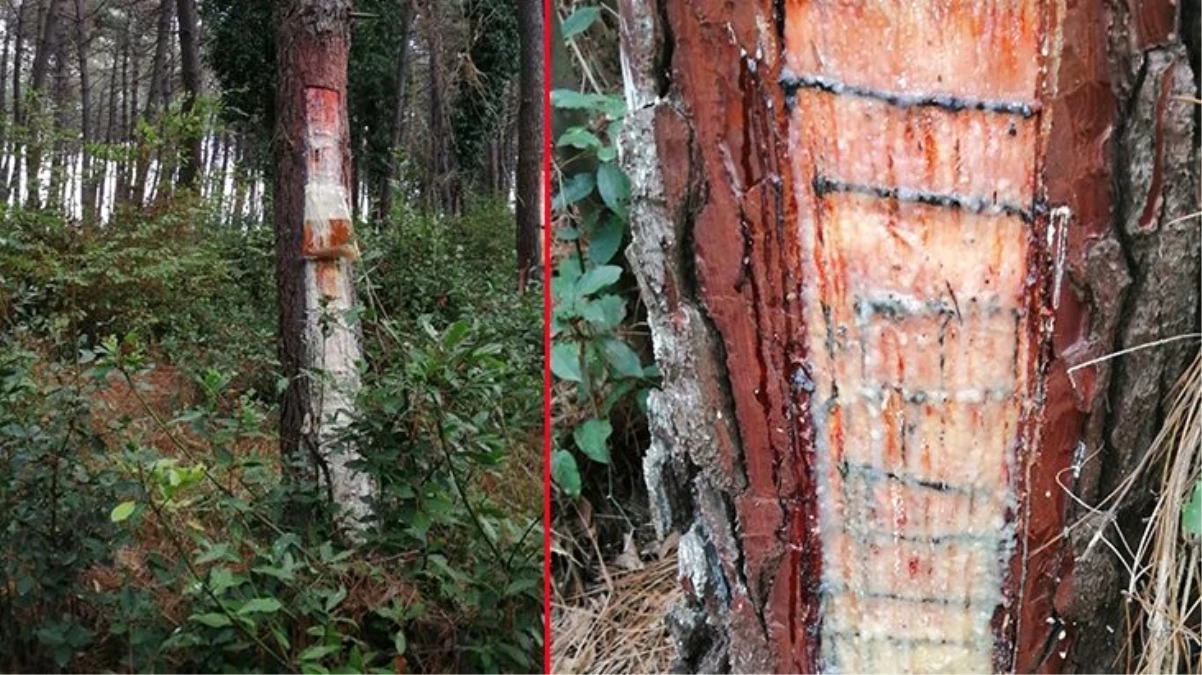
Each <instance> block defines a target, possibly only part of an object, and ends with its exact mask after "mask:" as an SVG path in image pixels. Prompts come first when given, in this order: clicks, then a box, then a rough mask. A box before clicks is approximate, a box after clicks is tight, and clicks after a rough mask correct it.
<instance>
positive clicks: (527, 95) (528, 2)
mask: <svg viewBox="0 0 1202 675" xmlns="http://www.w3.org/2000/svg"><path fill="white" fill-rule="evenodd" d="M518 33H519V34H520V37H521V41H522V44H521V56H520V58H521V65H520V74H519V79H520V82H519V87H520V89H521V104H520V107H519V108H518V166H517V177H516V178H517V181H516V182H517V209H516V210H517V264H518V290H519V291H520V292H525V290H526V284H527V282H528V280H529V278H530V271H531V269H532V268H534V267H535V266H536V265H537V262H538V232H539V227H540V225H541V224H542V204H543V200H542V192H543V180H542V178H543V172H542V168H543V167H542V157H543V105H542V103H543V100H542V99H543V96H542V94H543V49H542V45H543V3H542V0H519V2H518Z"/></svg>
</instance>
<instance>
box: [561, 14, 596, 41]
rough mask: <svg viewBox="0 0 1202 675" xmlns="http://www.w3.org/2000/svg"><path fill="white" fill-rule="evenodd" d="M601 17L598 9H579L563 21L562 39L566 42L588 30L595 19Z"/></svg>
mask: <svg viewBox="0 0 1202 675" xmlns="http://www.w3.org/2000/svg"><path fill="white" fill-rule="evenodd" d="M600 15H601V8H600V7H581V8H580V9H578V10H576V11H575V12H572V15H571V16H569V17H568V18H566V19H564V20H563V39H564V40H568V39H570V38H573V37H575V36H577V35H579V34H580V33H583V32H584V31H586V30H588V27H589V26H591V25H593V22H594V21H596V20H597V17H598V16H600Z"/></svg>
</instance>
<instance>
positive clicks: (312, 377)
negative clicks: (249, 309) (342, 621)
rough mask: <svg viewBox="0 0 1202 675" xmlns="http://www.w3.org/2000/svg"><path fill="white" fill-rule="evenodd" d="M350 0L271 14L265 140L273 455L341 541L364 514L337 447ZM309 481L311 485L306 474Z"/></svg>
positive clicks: (301, 1)
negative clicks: (275, 301)
mask: <svg viewBox="0 0 1202 675" xmlns="http://www.w3.org/2000/svg"><path fill="white" fill-rule="evenodd" d="M350 12H351V3H350V0H284V1H283V2H281V3H280V5H279V8H278V28H277V33H276V44H277V45H278V47H277V52H276V59H277V75H278V78H279V79H278V86H277V90H276V134H275V148H274V156H275V176H274V188H275V200H274V205H275V228H276V284H277V288H278V290H279V310H280V324H279V357H280V364H281V366H282V368H283V372H284V375H285V376H286V377H287V378H288V382H289V384H288V388H287V389H286V390H285V391H284V397H283V401H282V403H281V411H280V445H281V451H282V452H283V454H284V458H285V461H286V462H288V463H289V464H290V465H291V466H292V467H294V476H295V477H297V478H299V479H302V480H311V479H316V480H317V481H318V483H319V484H321V485H322V486H323V487H324V489H326V490H327V492H328V494H329V497H330V498H331V499H332V500H333V501H334V503H336V504H338V505H339V506H341V507H343V508H344V509H345V514H346V516H347V518H346V519H345V520H344V523H343V524H344V525H345V526H346V527H347V528H348V529H350V530H351V531H352V532H354V531H357V530H358V528H359V527H360V526H361V525H360V522H361V519H362V518H363V517H365V516H367V515H369V509H370V506H369V505H368V504H367V501H366V500H368V499H369V498H370V497H371V494H372V485H371V482H370V478H369V476H368V475H367V474H366V473H362V472H360V471H358V470H356V469H352V468H350V467H349V466H347V465H348V463H350V462H352V461H353V460H355V459H356V458H357V454H356V452H355V451H353V450H348V449H347V448H345V447H342V448H340V447H337V444H336V439H337V437H338V435H339V432H340V431H341V430H343V429H344V428H345V426H346V425H347V424H348V422H349V415H350V413H351V411H352V409H353V406H354V401H355V395H356V393H357V392H358V390H359V373H358V370H357V368H358V362H359V361H360V360H361V351H360V346H359V337H358V335H357V333H356V330H355V327H354V326H352V325H351V322H350V320H349V319H348V317H347V315H348V314H349V313H350V311H351V310H352V309H353V307H354V306H355V289H354V285H353V278H352V269H351V265H352V263H354V262H355V261H356V260H357V259H358V250H357V248H356V247H355V243H354V239H353V233H352V231H351V207H350V199H349V197H350V195H351V194H352V193H351V183H350V178H351V154H350V126H349V123H348V115H347V104H346V95H347V86H346V84H347V81H346V72H347V57H348V51H349V47H350V18H351V17H350ZM314 464H315V465H316V475H315V476H314V475H312V473H311V471H312V468H313V465H314Z"/></svg>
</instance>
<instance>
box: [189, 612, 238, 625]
mask: <svg viewBox="0 0 1202 675" xmlns="http://www.w3.org/2000/svg"><path fill="white" fill-rule="evenodd" d="M191 619H192V620H193V621H197V622H200V623H203V624H204V625H206V626H208V627H209V628H224V627H226V626H231V625H233V623H234V622H233V621H230V618H229V617H228V616H226V615H224V614H222V613H221V612H210V613H208V614H193V615H192V616H191Z"/></svg>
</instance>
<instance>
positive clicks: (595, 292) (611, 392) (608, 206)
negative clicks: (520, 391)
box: [551, 10, 658, 498]
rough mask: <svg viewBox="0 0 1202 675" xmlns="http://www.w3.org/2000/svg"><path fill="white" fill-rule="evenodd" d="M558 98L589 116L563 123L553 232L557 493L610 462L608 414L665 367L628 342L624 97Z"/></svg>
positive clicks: (571, 489) (564, 93)
mask: <svg viewBox="0 0 1202 675" xmlns="http://www.w3.org/2000/svg"><path fill="white" fill-rule="evenodd" d="M581 11H583V10H581ZM586 25H587V24H586ZM551 104H552V105H553V106H555V107H557V108H560V109H565V110H572V111H580V112H584V113H587V116H586V117H585V120H586V124H584V125H581V126H574V127H571V128H569V129H566V130H565V131H564V132H563V133H562V134H561V135H560V137H559V139H558V140H557V145H558V146H560V147H568V148H574V149H575V156H574V158H573V159H572V163H573V164H574V165H575V167H576V168H575V169H574V171H573V172H572V173H570V175H568V176H567V177H566V178H565V179H564V180H563V182H562V183H561V184H560V185H559V190H558V192H557V194H556V195H555V198H554V200H553V201H552V207H553V208H554V209H556V210H557V212H558V213H559V215H560V220H561V224H560V226H559V227H557V229H556V237H557V238H558V239H559V240H560V241H561V242H563V244H561V253H560V255H559V256H558V262H557V265H556V268H555V275H554V277H553V279H552V281H551V295H552V298H553V303H554V304H553V307H554V309H553V314H552V317H551V336H552V347H551V370H552V372H553V373H554V375H555V377H556V378H557V380H559V381H560V382H561V383H563V384H561V385H560V386H559V387H558V388H557V392H559V395H558V396H557V399H556V413H557V417H558V419H559V420H561V422H560V423H557V424H556V429H557V430H559V429H562V430H563V431H564V433H563V434H557V436H556V447H555V449H554V450H553V452H552V458H551V472H552V477H553V478H554V480H555V484H556V485H557V486H558V487H559V489H560V490H562V491H563V493H564V494H565V495H566V496H568V497H572V498H575V497H579V496H580V495H581V493H582V491H583V489H584V481H583V479H582V477H581V473H582V471H581V468H580V463H581V460H587V461H588V462H589V463H590V464H595V465H605V466H608V465H609V464H610V456H611V452H610V449H611V447H612V446H613V445H614V442H615V439H614V438H612V437H613V435H614V428H613V425H612V422H611V419H610V418H611V416H612V415H613V414H614V413H615V411H616V410H617V409H618V408H619V407H621V406H623V405H625V404H626V403H628V402H629V401H630V400H631V399H637V400H638V401H640V402H641V401H642V400H643V399H644V397H645V392H646V388H647V386H649V385H650V384H651V383H652V382H653V381H654V378H655V377H657V376H658V372H657V370H656V369H655V366H654V365H651V366H647V367H644V366H643V365H642V358H641V356H640V355H639V353H638V352H637V351H636V350H635V349H634V348H633V347H632V346H631V341H630V337H631V335H630V334H631V325H632V324H633V320H634V317H633V315H632V312H631V311H630V307H631V306H632V299H631V297H630V293H629V289H630V288H631V284H630V275H629V273H628V272H626V271H625V270H624V269H623V267H622V266H621V265H620V263H619V260H620V258H619V253H620V252H621V251H622V249H623V244H624V240H625V235H626V218H627V213H626V202H627V200H628V199H629V198H630V181H629V179H628V178H627V177H626V175H625V173H624V172H623V171H622V169H621V167H620V166H619V165H618V163H617V150H616V148H615V143H616V141H617V133H618V130H619V129H620V127H621V122H622V116H623V113H624V107H625V106H624V103H623V102H622V100H621V98H619V97H613V96H605V95H600V94H581V93H578V92H575V91H570V90H559V89H557V90H555V91H553V92H552V93H551ZM623 282H625V286H626V290H625V292H624V289H623Z"/></svg>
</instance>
